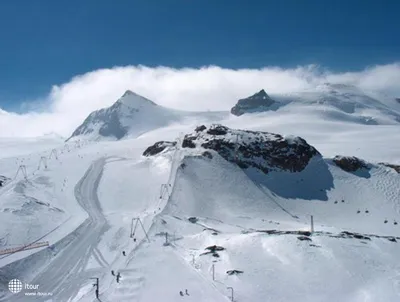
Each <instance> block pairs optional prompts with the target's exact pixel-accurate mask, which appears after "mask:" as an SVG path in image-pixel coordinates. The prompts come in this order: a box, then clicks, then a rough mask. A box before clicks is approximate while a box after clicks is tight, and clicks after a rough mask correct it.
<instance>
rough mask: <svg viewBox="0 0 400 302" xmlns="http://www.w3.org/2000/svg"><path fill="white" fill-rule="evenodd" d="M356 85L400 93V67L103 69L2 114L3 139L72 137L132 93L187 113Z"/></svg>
mask: <svg viewBox="0 0 400 302" xmlns="http://www.w3.org/2000/svg"><path fill="white" fill-rule="evenodd" d="M327 81H329V82H334V83H344V84H353V85H356V86H358V87H360V88H362V89H367V90H372V91H374V92H387V93H390V94H397V95H400V85H398V83H400V64H398V63H395V64H389V65H383V66H375V67H370V68H367V69H365V70H363V71H360V72H345V73H331V72H329V71H323V70H322V69H321V68H319V67H318V66H313V65H311V66H302V67H298V68H294V69H282V68H278V67H268V68H263V69H239V70H233V69H224V68H220V67H216V66H210V67H203V68H200V69H191V68H183V69H173V68H168V67H156V68H149V67H143V66H126V67H115V68H112V69H101V70H96V71H93V72H89V73H86V74H84V75H80V76H76V77H74V78H73V79H71V81H70V82H68V83H65V84H62V85H59V86H54V87H53V88H52V89H51V91H50V93H49V95H48V96H47V97H45V98H44V99H43V100H41V101H40V108H43V107H45V108H46V109H45V110H42V111H41V112H28V113H25V114H15V113H7V112H2V111H0V136H2V137H4V136H37V135H42V134H44V133H48V132H56V133H59V134H61V135H64V136H68V135H70V134H71V132H72V131H73V130H74V129H75V128H76V127H77V126H78V125H79V124H80V123H81V122H82V121H83V119H84V118H86V116H87V115H88V114H89V113H90V112H92V111H93V110H96V109H99V108H102V107H107V106H110V105H111V104H112V103H114V102H115V101H116V100H117V99H118V97H120V96H121V95H122V94H123V93H124V91H125V90H127V89H130V90H132V91H135V92H136V93H138V94H141V95H143V96H145V97H147V98H149V99H151V100H153V101H155V102H156V103H158V104H160V105H164V106H168V107H173V108H179V109H183V110H207V109H210V110H229V109H230V107H231V106H233V105H234V104H235V102H236V101H237V99H238V98H242V97H246V96H248V95H250V94H252V93H254V92H256V91H258V90H260V89H262V88H264V89H265V90H266V91H267V93H272V94H280V93H289V92H295V91H300V90H303V89H310V88H312V87H314V86H315V85H317V84H320V83H322V82H327Z"/></svg>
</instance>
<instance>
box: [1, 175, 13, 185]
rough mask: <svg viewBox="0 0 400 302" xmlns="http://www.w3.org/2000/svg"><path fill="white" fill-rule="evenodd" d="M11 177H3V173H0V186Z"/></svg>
mask: <svg viewBox="0 0 400 302" xmlns="http://www.w3.org/2000/svg"><path fill="white" fill-rule="evenodd" d="M10 180H11V179H10V178H8V177H5V176H3V175H0V187H3V186H4V185H5V184H7V183H8V182H9V181H10Z"/></svg>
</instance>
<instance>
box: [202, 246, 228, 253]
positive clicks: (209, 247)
mask: <svg viewBox="0 0 400 302" xmlns="http://www.w3.org/2000/svg"><path fill="white" fill-rule="evenodd" d="M205 249H206V250H209V251H211V252H216V251H223V250H225V248H224V247H222V246H217V245H212V246H208V247H206V248H205Z"/></svg>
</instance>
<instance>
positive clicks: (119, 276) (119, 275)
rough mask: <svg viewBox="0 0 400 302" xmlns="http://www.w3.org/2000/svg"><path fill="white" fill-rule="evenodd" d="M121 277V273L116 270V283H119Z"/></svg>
mask: <svg viewBox="0 0 400 302" xmlns="http://www.w3.org/2000/svg"><path fill="white" fill-rule="evenodd" d="M120 278H121V274H120V273H119V272H118V274H117V283H119V279H120Z"/></svg>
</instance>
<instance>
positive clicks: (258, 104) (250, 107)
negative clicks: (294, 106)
mask: <svg viewBox="0 0 400 302" xmlns="http://www.w3.org/2000/svg"><path fill="white" fill-rule="evenodd" d="M274 103H275V101H274V100H273V99H271V98H270V97H269V95H268V94H267V93H266V92H265V91H264V89H262V90H260V91H259V92H257V93H256V94H254V95H252V96H250V97H248V98H244V99H240V100H239V101H238V102H237V104H236V105H235V106H234V107H232V109H231V113H232V114H233V115H236V116H240V115H242V114H245V113H251V112H260V111H265V110H268V109H269V107H271V105H273V104H274Z"/></svg>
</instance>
